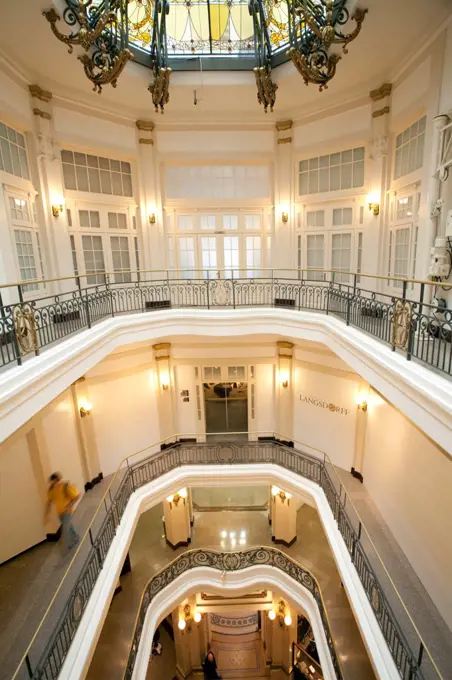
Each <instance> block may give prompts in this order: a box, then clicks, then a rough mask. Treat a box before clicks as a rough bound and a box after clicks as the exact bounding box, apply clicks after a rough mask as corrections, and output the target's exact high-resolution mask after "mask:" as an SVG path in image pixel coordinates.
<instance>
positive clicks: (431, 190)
mask: <svg viewBox="0 0 452 680" xmlns="http://www.w3.org/2000/svg"><path fill="white" fill-rule="evenodd" d="M448 122H449V117H448V116H446V115H445V114H443V115H440V116H435V118H434V119H433V132H432V146H431V149H432V151H431V156H430V172H429V183H428V189H427V191H428V197H429V204H428V206H427V210H428V214H427V221H426V230H425V231H426V234H425V241H424V243H425V245H426V248H425V249H424V258H423V259H424V261H423V263H422V265H423V269H424V272H425V273H424V274H423V276H422V278H424V277H426V275H427V272H428V266H429V262H430V248H431V247H432V246H434V245H435V238H436V237H437V236H438V235H439V234H440V233H441V216H442V210H441V207H440V204H438V201H440V199H441V192H442V186H441V185H442V182H441V180H440V178H439V173H438V170H437V168H438V166H439V163H440V160H441V128H442V127H444V125H446V124H447V123H448Z"/></svg>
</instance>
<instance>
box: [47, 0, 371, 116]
mask: <svg viewBox="0 0 452 680" xmlns="http://www.w3.org/2000/svg"><path fill="white" fill-rule="evenodd" d="M60 4H61V5H62V6H63V7H62V17H61V16H60V14H59V13H58V12H57V11H56V10H55V8H52V9H49V10H45V11H44V12H43V15H44V16H45V18H46V19H47V21H48V22H49V24H50V27H51V30H52V32H53V34H54V35H55V36H56V38H58V40H60V41H61V42H63V43H64V44H65V45H67V46H68V47H69V52H70V53H71V52H73V48H74V45H76V46H78V47H80V48H81V49H82V50H83V53H82V54H80V55H79V56H78V59H79V60H80V61H81V63H82V64H83V68H84V71H85V74H86V76H87V77H88V78H89V80H90V81H91V82H92V83H93V85H94V88H93V89H94V90H95V91H96V92H99V93H100V92H101V91H102V88H103V86H104V85H112V87H116V85H117V82H118V78H119V76H120V75H121V73H122V72H123V70H124V68H125V66H126V64H127V63H128V62H129V61H130V60H134V59H135V58H136V59H137V60H138V61H140V62H141V63H144V64H147V65H148V66H149V67H150V69H151V70H152V82H151V84H150V85H149V87H148V90H149V92H150V93H151V95H152V102H153V104H154V107H155V110H156V111H161V112H162V113H163V111H164V107H165V106H166V104H167V103H168V101H169V83H170V76H171V72H172V70H171V67H170V66H169V59H168V42H169V40H171V42H173V36H167V20H166V16H167V15H168V13H169V12H170V11H171V6H172V2H171V1H170V0H162V1H161V2H160V3H153V9H152V12H150V14H149V16H147V14H146V12H147V8H145V7H144V3H142V2H141V0H136V1H135V2H134V1H133V0H128V2H122V1H121V0H109V2H102V3H101V2H96V3H95V4H94V3H92V2H91V1H90V2H86V0H79V1H77V0H60ZM275 4H276V3H275ZM64 5H66V7H64ZM150 5H151V3H149V6H150ZM186 5H187V8H188V10H189V8H190V3H186ZM280 5H284V7H283V8H282V15H283V14H285V15H286V16H287V21H286V22H285V23H283V24H281V25H280V29H281V35H282V33H284V32H285V33H286V35H287V38H281V40H282V42H281V41H280V40H279V39H278V40H276V41H272V40H271V38H274V37H275V36H276V34H275V35H273V36H271V34H270V31H269V26H268V20H267V18H266V17H267V9H266V4H265V0H252V1H251V2H250V3H249V4H248V7H246V5H245V7H246V11H249V14H250V15H251V23H252V27H253V28H252V31H253V35H251V36H250V35H249V34H247V35H245V34H244V35H240V36H239V41H238V42H239V43H240V44H241V43H242V42H243V43H245V42H246V43H248V45H249V47H248V49H249V50H250V51H252V50H253V49H254V65H253V73H254V77H255V82H256V87H257V100H258V102H259V104H262V105H263V107H264V111H265V113H266V112H267V110H268V109H270V111H273V107H274V105H275V101H276V91H277V89H278V85H277V84H276V83H274V82H273V80H272V67H273V66H274V65H276V64H277V63H279V60H280V58H281V54H282V53H283V52H286V53H287V54H288V56H289V58H290V59H291V60H292V62H293V64H294V65H295V68H296V69H297V70H298V72H299V73H300V74H301V76H302V78H303V80H304V81H305V83H306V85H307V84H309V83H314V84H316V85H318V86H319V89H320V90H323V89H325V88H326V87H327V86H328V82H329V81H330V80H331V78H333V76H334V75H335V73H336V68H337V64H338V62H339V60H340V58H341V57H340V56H339V55H338V54H337V53H336V52H334V51H331V48H332V47H334V46H336V45H338V46H339V45H340V46H342V51H343V53H344V54H346V53H347V47H348V44H349V43H350V42H351V41H352V40H354V39H355V38H356V37H357V36H358V34H359V33H360V31H361V25H362V23H363V21H364V18H365V15H366V12H367V9H361V8H359V7H356V8H355V9H354V10H353V13H352V14H350V12H349V10H348V8H347V0H315V2H312V1H310V2H300V3H297V4H296V7H295V6H294V5H292V3H291V2H289V0H279V2H278V6H280ZM178 9H179V8H178ZM140 10H141V11H143V13H142V14H140V16H139V18H137V15H138V13H139V12H140ZM174 11H175V10H174ZM244 11H245V10H244ZM280 11H281V10H280ZM129 14H130V16H129ZM61 18H62V19H63V21H64V22H65V24H66V25H67V26H68V27H69V29H70V32H68V33H64V32H61V31H60V30H59V28H58V27H57V25H58V26H59V25H60V23H59V22H60V21H61ZM143 18H144V24H143ZM349 19H352V20H354V21H355V22H356V26H355V28H354V29H353V30H352V31H351V32H350V33H348V34H346V33H344V32H343V30H342V29H343V26H344V24H346V23H347V22H348V20H349ZM245 23H246V24H247V25H248V22H245ZM63 25H64V24H63ZM209 26H210V22H209ZM137 32H139V33H140V35H142V36H146V35H149V41H148V42H149V45H148V49H147V51H143V50H137V49H136V46H135V44H134V43H135V41H136V40H137V37H136V36H137ZM224 33H225V35H226V34H229V31H224ZM212 39H213V36H212V30H211V29H210V27H209V31H208V35H206V36H201V37H200V41H199V44H200V47H199V50H200V52H201V54H203V55H204V54H205V52H204V51H203V45H204V44H205V43H209V44H210V49H212ZM215 42H218V43H219V45H220V47H219V50H220V51H221V50H222V48H224V49H225V51H226V41H225V40H223V41H222V40H219V41H217V40H216V41H215ZM229 43H230V41H229ZM273 43H274V44H273ZM181 44H182V45H183V41H181ZM228 47H230V45H229V44H228ZM282 47H284V50H282V49H281V48H282ZM286 47H289V49H288V51H287V50H286ZM181 49H182V51H183V49H184V48H183V47H182V48H181ZM235 50H236V48H235V47H232V54H231V57H233V58H234V59H235V60H237V59H238V55H237V54H236V53H235ZM182 51H181V52H180V53H178V54H176V55H175V57H176V59H177V57H178V56H180V54H182ZM195 56H196V54H195ZM215 56H220V55H219V54H218V55H215ZM246 56H247V57H248V58H249V56H250V55H249V54H246ZM198 101H199V98H198V97H197V94H196V91H195V93H194V103H195V104H197V102H198Z"/></svg>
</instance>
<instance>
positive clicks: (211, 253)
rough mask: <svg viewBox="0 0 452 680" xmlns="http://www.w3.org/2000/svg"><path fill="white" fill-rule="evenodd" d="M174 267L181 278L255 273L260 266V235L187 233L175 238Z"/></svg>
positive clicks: (259, 270)
mask: <svg viewBox="0 0 452 680" xmlns="http://www.w3.org/2000/svg"><path fill="white" fill-rule="evenodd" d="M177 251H178V263H177V265H178V266H177V268H178V269H181V270H186V271H184V272H182V274H181V276H182V278H187V279H188V278H196V277H197V276H201V277H202V278H205V279H218V278H222V279H223V278H226V279H230V278H233V277H234V278H239V277H240V276H242V277H243V276H246V277H252V276H253V275H254V276H258V275H259V274H260V273H261V270H262V267H263V253H262V236H261V235H260V234H259V235H257V234H253V235H248V234H190V235H184V236H178V237H177Z"/></svg>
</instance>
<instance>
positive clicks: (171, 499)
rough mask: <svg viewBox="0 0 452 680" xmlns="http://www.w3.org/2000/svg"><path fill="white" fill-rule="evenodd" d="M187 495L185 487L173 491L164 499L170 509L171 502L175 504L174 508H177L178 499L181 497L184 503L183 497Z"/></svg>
mask: <svg viewBox="0 0 452 680" xmlns="http://www.w3.org/2000/svg"><path fill="white" fill-rule="evenodd" d="M187 496H188V494H187V489H186V488H183V489H179V491H176V493H173V494H172V495H171V496H167V498H166V500H167V501H168V503H169V504H170V509H171V504H172V503H174V505H175V506H176V508H177V506H178V504H179V501H180V500H181V498H182V499H183V501H184V503H185V499H186V498H187Z"/></svg>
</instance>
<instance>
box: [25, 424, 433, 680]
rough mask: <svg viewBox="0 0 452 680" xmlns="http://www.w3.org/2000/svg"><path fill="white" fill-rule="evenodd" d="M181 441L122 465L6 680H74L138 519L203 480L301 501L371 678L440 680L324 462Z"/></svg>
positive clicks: (271, 445) (262, 449)
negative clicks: (172, 489) (342, 594)
mask: <svg viewBox="0 0 452 680" xmlns="http://www.w3.org/2000/svg"><path fill="white" fill-rule="evenodd" d="M184 438H185V437H182V436H180V437H178V436H174V437H172V438H171V439H172V442H169V443H167V444H166V448H165V450H163V451H162V452H160V453H157V454H153V455H150V456H149V455H147V453H148V451H149V448H148V449H146V450H145V451H141V452H138V453H137V454H136V455H135V456H131V457H129V458H127V459H125V460H124V461H123V463H122V464H121V466H120V468H119V469H118V471H117V472H116V474H115V475H114V477H113V479H112V481H111V482H110V485H109V488H108V490H107V492H106V493H105V495H104V497H103V499H102V501H101V503H100V505H99V507H98V509H97V511H96V513H95V516H94V518H93V520H92V521H91V523H90V526H89V528H88V531H87V532H86V533H85V536H84V538H83V540H82V542H81V544H80V546H79V548H78V550H77V553H76V555H75V556H74V558H73V560H72V562H71V565H70V566H69V568H68V570H67V572H66V574H65V576H64V578H63V580H62V582H61V583H60V586H59V588H58V590H57V592H56V593H55V595H54V597H53V599H52V601H51V603H50V605H49V607H48V609H47V612H46V615H45V617H44V619H43V620H42V621H41V624H40V626H39V628H38V630H37V631H36V634H35V636H34V637H33V639H32V642H31V644H30V645H29V647H28V649H27V650H26V652H25V654H24V656H23V659H22V662H21V664H20V665H19V667H18V669H17V671H16V673H15V674H14V676H13V680H21V679H22V678H26V677H29V678H38V677H39V678H46V679H49V680H50V679H52V680H54V679H55V678H57V677H58V676H59V675H60V673H61V677H65V678H75V677H82V676H83V674H84V672H86V664H87V663H88V662H89V658H90V645H92V644H93V640H95V639H97V635H98V634H99V631H100V628H101V626H102V621H103V618H104V617H105V615H106V609H107V608H108V603H109V601H110V597H111V591H112V589H114V587H115V586H116V583H117V575H118V573H119V571H118V568H119V569H120V567H121V565H122V562H123V560H124V555H125V554H126V553H127V549H128V545H129V543H130V540H131V535H132V534H133V531H134V528H135V525H136V520H137V516H138V515H139V514H140V512H143V511H144V510H146V509H148V508H149V507H152V506H153V505H155V503H157V502H158V501H159V500H160V499H161V498H164V497H165V495H166V494H167V492H168V484H170V485H171V484H172V485H173V486H176V485H177V484H179V485H180V484H181V483H182V484H187V485H191V486H201V485H205V484H206V481H207V483H208V481H209V475H210V477H212V478H215V479H217V480H218V479H219V477H220V474H221V476H222V478H224V479H225V480H226V483H227V482H229V483H230V482H231V480H234V483H246V481H248V482H249V480H251V479H252V480H253V483H255V484H256V483H267V484H268V483H272V480H274V481H275V482H276V483H282V484H283V485H285V486H286V488H288V489H290V490H291V491H294V493H302V494H303V493H305V494H308V495H310V496H311V497H312V498H313V499H314V501H315V503H316V505H317V509H318V511H319V514H320V516H321V519H322V523H323V525H324V528H325V531H326V534H327V537H328V541H329V543H330V545H331V548H332V551H333V553H334V556H335V559H336V563H337V564H338V567H339V568H340V574H341V579H342V580H343V582H344V586H345V588H346V589H347V591H348V595H349V598H350V600H351V601H352V602H353V609H354V612H355V615H356V618H357V621H358V623H359V625H360V628H361V631H362V634H363V636H364V637H365V639H366V645H367V647H368V649H369V653H370V654H371V656H372V659H373V663H374V665H375V668H376V669H377V672H378V675H379V677H384V678H396V677H401V678H402V679H403V680H438V679H441V680H444V675H442V674H441V671H440V669H439V668H438V666H437V664H436V663H435V661H434V659H433V657H432V655H431V653H430V652H429V650H428V647H427V646H426V644H425V642H424V640H423V638H422V637H421V635H420V633H419V631H418V629H417V628H416V625H415V623H414V621H413V619H412V618H411V616H410V614H409V611H408V608H407V606H406V605H405V603H404V602H403V600H402V598H401V596H400V595H399V593H398V591H397V589H396V587H395V585H394V583H393V581H392V579H391V576H390V573H389V571H388V569H387V568H386V566H385V565H384V563H383V562H382V560H381V558H380V556H379V554H378V551H377V550H376V548H375V545H374V543H373V542H372V539H371V537H370V535H369V534H368V533H367V531H366V530H365V527H364V525H363V522H362V520H361V517H360V515H359V514H358V512H357V511H356V509H355V507H354V505H353V502H352V501H351V499H350V496H349V495H348V494H347V492H346V491H345V489H344V488H343V485H342V483H341V481H340V478H339V477H338V476H337V474H336V472H335V469H334V467H333V466H332V464H331V463H330V461H329V459H328V458H327V457H326V456H325V457H324V458H323V460H322V459H318V458H314V457H312V456H310V455H308V454H306V453H304V452H303V451H301V450H298V449H294V448H291V447H289V446H287V445H285V444H284V442H283V441H282V440H281V436H279V435H275V436H274V438H273V440H272V441H258V442H243V443H231V442H225V443H215V444H209V443H207V444H196V443H187V442H184V441H182V440H183V439H184ZM159 444H160V445H162V444H165V442H163V443H162V442H160V443H159ZM176 477H177V479H176ZM238 480H240V481H238ZM243 480H245V481H243ZM162 494H163V495H162ZM121 551H122V552H121Z"/></svg>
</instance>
